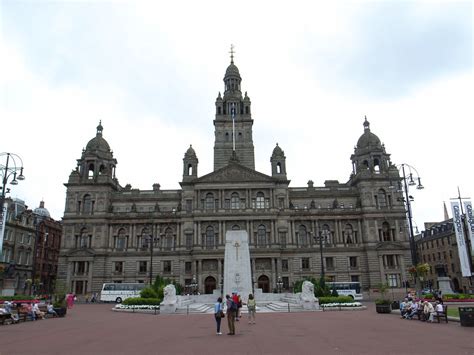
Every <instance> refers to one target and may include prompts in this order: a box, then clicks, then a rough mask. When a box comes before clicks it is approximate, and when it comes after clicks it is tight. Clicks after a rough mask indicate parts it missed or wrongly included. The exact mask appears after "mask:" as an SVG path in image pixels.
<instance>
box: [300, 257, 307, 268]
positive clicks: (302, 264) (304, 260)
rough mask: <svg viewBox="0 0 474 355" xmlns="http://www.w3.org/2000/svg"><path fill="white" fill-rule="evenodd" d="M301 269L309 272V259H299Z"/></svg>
mask: <svg viewBox="0 0 474 355" xmlns="http://www.w3.org/2000/svg"><path fill="white" fill-rule="evenodd" d="M301 268H302V269H303V270H309V258H302V259H301Z"/></svg>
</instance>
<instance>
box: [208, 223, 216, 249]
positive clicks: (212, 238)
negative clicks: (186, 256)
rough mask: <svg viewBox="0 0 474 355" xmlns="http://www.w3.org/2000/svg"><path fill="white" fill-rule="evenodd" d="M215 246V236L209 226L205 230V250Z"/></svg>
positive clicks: (212, 228)
mask: <svg viewBox="0 0 474 355" xmlns="http://www.w3.org/2000/svg"><path fill="white" fill-rule="evenodd" d="M215 244H216V235H215V233H214V227H212V226H209V227H207V229H206V249H213V248H214V246H215Z"/></svg>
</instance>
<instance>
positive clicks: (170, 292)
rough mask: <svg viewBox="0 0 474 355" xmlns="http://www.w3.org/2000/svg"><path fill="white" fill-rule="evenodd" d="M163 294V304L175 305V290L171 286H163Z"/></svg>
mask: <svg viewBox="0 0 474 355" xmlns="http://www.w3.org/2000/svg"><path fill="white" fill-rule="evenodd" d="M163 294H164V298H163V304H175V303H176V302H177V300H178V299H177V297H176V288H175V287H174V285H172V284H169V285H166V286H165V288H164V289H163Z"/></svg>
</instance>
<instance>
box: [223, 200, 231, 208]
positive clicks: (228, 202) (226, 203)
mask: <svg viewBox="0 0 474 355" xmlns="http://www.w3.org/2000/svg"><path fill="white" fill-rule="evenodd" d="M224 209H226V210H229V209H230V200H229V199H226V200H225V201H224Z"/></svg>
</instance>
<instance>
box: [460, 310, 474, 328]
mask: <svg viewBox="0 0 474 355" xmlns="http://www.w3.org/2000/svg"><path fill="white" fill-rule="evenodd" d="M459 320H460V321H461V326H463V327H474V307H459Z"/></svg>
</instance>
